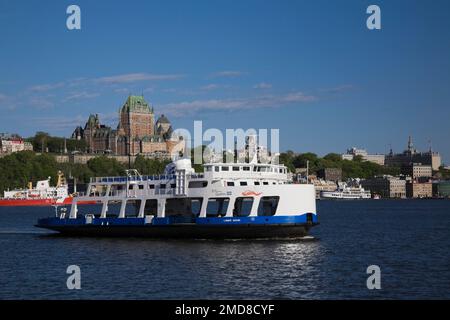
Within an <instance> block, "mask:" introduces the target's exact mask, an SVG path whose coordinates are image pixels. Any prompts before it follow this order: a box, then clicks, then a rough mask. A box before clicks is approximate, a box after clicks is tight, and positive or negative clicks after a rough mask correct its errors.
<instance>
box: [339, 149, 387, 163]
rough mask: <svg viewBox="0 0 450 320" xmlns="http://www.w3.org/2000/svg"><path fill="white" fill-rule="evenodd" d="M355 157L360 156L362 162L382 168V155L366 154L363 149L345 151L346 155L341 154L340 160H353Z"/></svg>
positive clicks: (383, 156) (383, 157)
mask: <svg viewBox="0 0 450 320" xmlns="http://www.w3.org/2000/svg"><path fill="white" fill-rule="evenodd" d="M355 156H361V157H362V159H363V160H364V161H369V162H373V163H376V164H379V165H380V166H384V160H385V155H384V154H368V153H367V151H366V150H365V149H357V148H355V147H353V148H350V149H348V150H347V153H345V154H342V155H341V157H342V160H353V158H354V157H355Z"/></svg>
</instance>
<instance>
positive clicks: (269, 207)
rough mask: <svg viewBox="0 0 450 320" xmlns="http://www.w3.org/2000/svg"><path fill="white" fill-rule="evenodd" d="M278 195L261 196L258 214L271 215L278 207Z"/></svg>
mask: <svg viewBox="0 0 450 320" xmlns="http://www.w3.org/2000/svg"><path fill="white" fill-rule="evenodd" d="M279 200H280V197H262V198H261V201H260V202H259V206H258V216H273V215H275V213H276V211H277V207H278V201H279Z"/></svg>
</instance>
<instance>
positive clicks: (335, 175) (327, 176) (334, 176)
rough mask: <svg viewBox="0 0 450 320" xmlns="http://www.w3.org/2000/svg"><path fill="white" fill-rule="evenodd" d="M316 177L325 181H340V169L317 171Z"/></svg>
mask: <svg viewBox="0 0 450 320" xmlns="http://www.w3.org/2000/svg"><path fill="white" fill-rule="evenodd" d="M317 177H318V178H320V179H323V180H326V181H334V182H337V181H341V180H342V169H341V168H324V169H320V170H318V171H317Z"/></svg>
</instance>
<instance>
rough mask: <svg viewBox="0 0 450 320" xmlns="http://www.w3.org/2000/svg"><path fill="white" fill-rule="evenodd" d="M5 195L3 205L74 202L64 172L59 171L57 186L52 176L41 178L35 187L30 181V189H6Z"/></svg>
mask: <svg viewBox="0 0 450 320" xmlns="http://www.w3.org/2000/svg"><path fill="white" fill-rule="evenodd" d="M3 194H4V197H3V198H0V206H2V207H24V206H55V205H56V206H57V205H61V206H64V205H70V204H72V200H73V195H70V194H69V192H68V185H67V183H66V180H65V178H64V175H63V174H62V172H58V182H57V184H56V187H51V186H50V177H49V178H48V179H47V180H40V181H38V182H37V183H36V187H34V188H33V186H32V183H31V182H30V183H29V186H28V189H16V190H8V191H5V192H4V193H3ZM78 203H79V204H95V201H84V202H81V203H80V202H78Z"/></svg>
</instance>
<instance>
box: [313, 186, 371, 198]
mask: <svg viewBox="0 0 450 320" xmlns="http://www.w3.org/2000/svg"><path fill="white" fill-rule="evenodd" d="M320 197H321V198H322V199H346V200H356V199H370V198H371V193H370V191H369V190H364V188H363V187H361V186H360V185H358V186H348V185H347V184H345V183H344V184H339V188H338V189H337V190H336V191H322V192H320Z"/></svg>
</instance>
